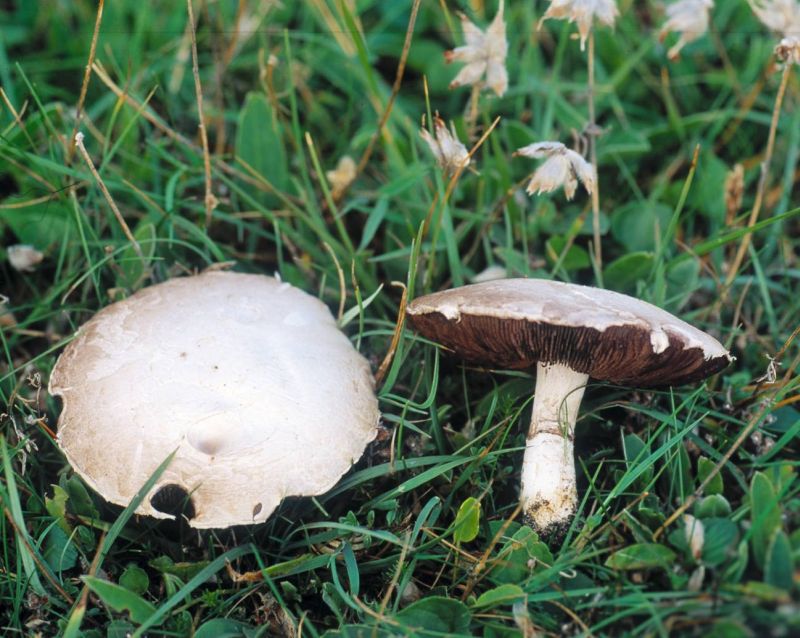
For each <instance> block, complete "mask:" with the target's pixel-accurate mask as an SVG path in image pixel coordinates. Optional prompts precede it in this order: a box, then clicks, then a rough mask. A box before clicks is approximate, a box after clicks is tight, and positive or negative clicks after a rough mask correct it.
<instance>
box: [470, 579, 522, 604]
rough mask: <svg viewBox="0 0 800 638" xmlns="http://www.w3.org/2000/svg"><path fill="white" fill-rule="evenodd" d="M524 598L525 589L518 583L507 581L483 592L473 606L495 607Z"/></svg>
mask: <svg viewBox="0 0 800 638" xmlns="http://www.w3.org/2000/svg"><path fill="white" fill-rule="evenodd" d="M524 598H525V591H524V590H523V589H522V587H520V586H519V585H515V584H513V583H507V584H505V585H500V586H499V587H495V588H494V589H490V590H489V591H485V592H483V593H482V594H481V595H480V596H479V597H478V600H476V601H475V603H474V605H473V607H497V606H498V605H507V604H513V603H515V602H517V601H519V600H522V599H524Z"/></svg>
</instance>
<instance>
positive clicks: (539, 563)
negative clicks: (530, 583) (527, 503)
mask: <svg viewBox="0 0 800 638" xmlns="http://www.w3.org/2000/svg"><path fill="white" fill-rule="evenodd" d="M531 561H533V566H532V567H531ZM552 564H553V555H552V554H551V553H550V549H549V548H548V547H547V545H545V544H544V543H543V542H542V541H540V540H539V535H538V534H537V533H536V532H534V531H533V530H532V529H531V528H530V527H527V526H524V527H520V528H519V529H518V530H517V531H516V532H514V535H513V536H512V537H511V539H510V540H509V541H507V542H506V543H505V544H504V545H503V547H502V548H501V549H500V551H499V552H498V554H497V561H496V565H497V566H496V567H495V568H494V569H493V570H492V572H491V578H492V580H494V581H495V582H498V583H517V584H518V583H521V582H523V581H524V580H525V579H526V578H528V576H530V575H531V574H532V573H534V572H536V571H541V570H543V569H547V567H549V566H551V565H552Z"/></svg>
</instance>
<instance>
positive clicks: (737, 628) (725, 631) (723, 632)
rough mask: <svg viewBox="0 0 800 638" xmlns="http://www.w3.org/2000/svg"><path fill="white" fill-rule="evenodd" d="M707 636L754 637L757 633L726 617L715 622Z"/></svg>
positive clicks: (713, 637) (710, 637)
mask: <svg viewBox="0 0 800 638" xmlns="http://www.w3.org/2000/svg"><path fill="white" fill-rule="evenodd" d="M705 637H706V638H754V637H755V634H754V633H753V632H752V631H750V629H748V628H747V627H745V626H744V625H742V624H740V623H738V622H737V621H735V620H730V619H725V620H720V621H718V622H715V623H714V625H713V626H712V627H711V629H710V630H709V632H708V633H706V634H705Z"/></svg>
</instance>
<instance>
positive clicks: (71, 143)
mask: <svg viewBox="0 0 800 638" xmlns="http://www.w3.org/2000/svg"><path fill="white" fill-rule="evenodd" d="M104 4H105V0H98V3H97V15H96V17H95V20H94V30H93V31H92V43H91V45H90V46H89V59H88V61H87V62H86V68H85V69H84V71H83V82H82V83H81V92H80V95H79V96H78V105H77V106H76V107H75V125H74V126H73V127H72V134H71V135H70V136H69V140H67V164H70V163H72V155H73V153H74V152H75V136H76V135H77V134H78V129H79V128H80V125H81V118H82V117H83V103H84V102H85V101H86V92H87V91H88V90H89V80H90V79H91V77H92V65H93V64H94V58H95V54H96V52H97V38H98V37H99V36H100V23H101V22H102V20H103V5H104Z"/></svg>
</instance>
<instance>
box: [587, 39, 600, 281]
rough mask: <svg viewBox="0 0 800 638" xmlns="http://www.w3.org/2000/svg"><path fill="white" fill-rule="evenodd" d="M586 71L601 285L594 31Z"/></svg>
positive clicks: (594, 225)
mask: <svg viewBox="0 0 800 638" xmlns="http://www.w3.org/2000/svg"><path fill="white" fill-rule="evenodd" d="M587 67H588V68H587V71H588V76H589V80H588V83H589V126H588V130H587V133H588V137H589V162H590V163H591V165H592V168H593V169H594V181H595V184H594V188H593V189H592V192H591V196H592V238H593V239H592V243H593V244H594V246H593V248H594V262H595V268H596V269H597V274H598V279H599V281H598V282H597V284H598V285H599V286H601V287H602V285H603V247H602V242H601V241H600V176H599V174H598V172H597V122H596V121H595V120H596V115H595V103H594V97H595V96H594V91H595V81H594V30H593V29H592V30H591V31H589V51H588V60H587Z"/></svg>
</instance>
